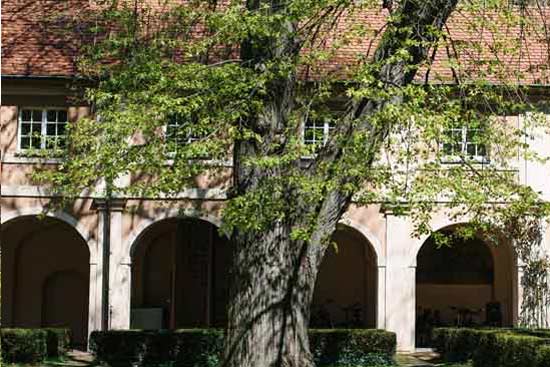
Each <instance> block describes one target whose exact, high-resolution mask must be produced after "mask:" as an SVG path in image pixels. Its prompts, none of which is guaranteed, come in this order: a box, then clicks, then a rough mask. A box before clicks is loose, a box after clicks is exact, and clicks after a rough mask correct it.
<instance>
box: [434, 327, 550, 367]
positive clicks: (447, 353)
mask: <svg viewBox="0 0 550 367" xmlns="http://www.w3.org/2000/svg"><path fill="white" fill-rule="evenodd" d="M548 335H550V331H548V330H527V329H468V328H439V329H435V330H434V340H435V342H436V347H437V350H438V351H439V352H440V353H441V356H442V357H443V359H445V360H446V361H449V362H466V361H468V360H470V359H471V360H472V362H473V365H474V367H542V366H544V367H550V363H549V362H548V359H547V358H550V351H548V347H547V346H545V345H546V344H550V338H548V337H547V336H548Z"/></svg>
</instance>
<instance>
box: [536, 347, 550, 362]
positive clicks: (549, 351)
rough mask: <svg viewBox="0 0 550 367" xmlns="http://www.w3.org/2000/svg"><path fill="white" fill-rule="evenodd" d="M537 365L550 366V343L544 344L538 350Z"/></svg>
mask: <svg viewBox="0 0 550 367" xmlns="http://www.w3.org/2000/svg"><path fill="white" fill-rule="evenodd" d="M536 361H537V363H536V366H537V367H548V366H550V345H543V346H542V347H540V348H539V350H538V351H537V358H536Z"/></svg>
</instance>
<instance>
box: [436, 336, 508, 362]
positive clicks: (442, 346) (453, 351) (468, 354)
mask: <svg viewBox="0 0 550 367" xmlns="http://www.w3.org/2000/svg"><path fill="white" fill-rule="evenodd" d="M498 332H499V330H497V329H468V328H436V329H434V330H433V332H432V340H433V342H434V347H435V348H436V350H437V351H438V352H439V353H440V354H441V357H442V358H443V359H444V360H446V361H448V362H466V361H468V360H470V359H472V358H473V356H474V352H475V351H476V349H477V348H478V346H479V343H480V339H481V337H482V336H483V335H485V334H494V333H498Z"/></svg>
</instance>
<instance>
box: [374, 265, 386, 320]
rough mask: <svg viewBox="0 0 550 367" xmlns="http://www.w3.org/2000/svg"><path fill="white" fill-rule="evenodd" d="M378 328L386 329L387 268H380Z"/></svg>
mask: <svg viewBox="0 0 550 367" xmlns="http://www.w3.org/2000/svg"><path fill="white" fill-rule="evenodd" d="M376 304H377V306H378V307H377V309H376V328H378V329H385V328H386V267H385V266H378V290H377V303H376Z"/></svg>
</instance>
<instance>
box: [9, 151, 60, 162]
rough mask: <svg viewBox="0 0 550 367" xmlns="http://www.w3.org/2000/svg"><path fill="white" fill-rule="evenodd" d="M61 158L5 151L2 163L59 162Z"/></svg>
mask: <svg viewBox="0 0 550 367" xmlns="http://www.w3.org/2000/svg"><path fill="white" fill-rule="evenodd" d="M62 162H63V159H62V158H56V157H40V156H31V155H28V154H25V153H24V152H16V153H6V154H5V155H4V156H3V157H2V163H5V164H60V163H62Z"/></svg>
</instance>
